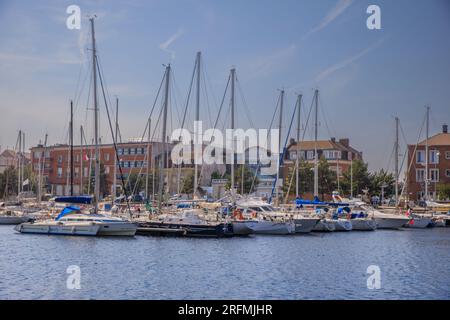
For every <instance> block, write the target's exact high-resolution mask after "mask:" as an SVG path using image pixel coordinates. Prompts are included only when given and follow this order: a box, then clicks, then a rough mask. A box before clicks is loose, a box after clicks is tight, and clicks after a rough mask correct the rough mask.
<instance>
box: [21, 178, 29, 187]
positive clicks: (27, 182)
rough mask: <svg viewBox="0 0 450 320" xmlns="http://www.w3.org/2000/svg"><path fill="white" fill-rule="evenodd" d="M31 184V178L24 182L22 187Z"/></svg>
mask: <svg viewBox="0 0 450 320" xmlns="http://www.w3.org/2000/svg"><path fill="white" fill-rule="evenodd" d="M29 184H30V180H29V179H26V180H25V181H24V182H22V187H25V186H27V185H29Z"/></svg>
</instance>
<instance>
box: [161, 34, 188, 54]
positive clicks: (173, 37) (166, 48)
mask: <svg viewBox="0 0 450 320" xmlns="http://www.w3.org/2000/svg"><path fill="white" fill-rule="evenodd" d="M184 33H185V30H184V28H183V27H180V28H178V30H177V32H175V33H174V34H173V35H171V36H170V37H169V39H167V40H166V41H164V42H163V43H160V44H159V46H158V47H159V48H160V49H161V50H164V51H166V52H168V53H170V57H171V60H174V59H175V50H171V49H169V47H170V45H171V44H172V43H174V42H175V41H176V40H177V39H178V38H179V37H181V36H182V35H183V34H184Z"/></svg>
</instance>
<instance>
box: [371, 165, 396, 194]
mask: <svg viewBox="0 0 450 320" xmlns="http://www.w3.org/2000/svg"><path fill="white" fill-rule="evenodd" d="M369 178H370V191H371V194H376V195H380V196H381V187H382V186H383V185H385V187H384V197H385V198H389V197H391V196H392V195H393V194H394V191H395V177H394V175H393V174H392V173H387V172H386V171H384V169H381V170H380V171H378V172H374V173H371V174H370V176H369Z"/></svg>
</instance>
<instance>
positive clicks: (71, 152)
mask: <svg viewBox="0 0 450 320" xmlns="http://www.w3.org/2000/svg"><path fill="white" fill-rule="evenodd" d="M70 195H71V196H73V101H72V100H70Z"/></svg>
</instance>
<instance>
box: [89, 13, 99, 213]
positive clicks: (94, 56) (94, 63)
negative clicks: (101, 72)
mask: <svg viewBox="0 0 450 320" xmlns="http://www.w3.org/2000/svg"><path fill="white" fill-rule="evenodd" d="M90 21H91V34H92V76H93V95H94V97H93V100H94V145H95V175H94V179H95V180H94V181H95V185H94V194H95V196H94V209H95V212H97V211H98V201H99V200H100V149H99V145H98V100H97V52H96V47H95V30H94V18H90Z"/></svg>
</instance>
